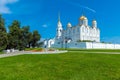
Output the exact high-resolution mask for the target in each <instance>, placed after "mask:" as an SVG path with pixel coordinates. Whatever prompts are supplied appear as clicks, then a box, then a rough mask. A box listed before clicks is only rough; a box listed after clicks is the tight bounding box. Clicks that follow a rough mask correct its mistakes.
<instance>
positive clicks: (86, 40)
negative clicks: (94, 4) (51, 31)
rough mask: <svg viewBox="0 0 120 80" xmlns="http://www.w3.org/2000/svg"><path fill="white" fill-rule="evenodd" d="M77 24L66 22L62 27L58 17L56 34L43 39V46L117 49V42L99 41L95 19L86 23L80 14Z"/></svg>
mask: <svg viewBox="0 0 120 80" xmlns="http://www.w3.org/2000/svg"><path fill="white" fill-rule="evenodd" d="M78 20H79V21H78V24H77V25H76V26H72V24H71V23H68V24H67V26H66V29H63V27H62V23H61V21H60V17H59V19H58V23H57V29H56V36H55V38H53V39H49V40H45V41H44V47H48V48H50V47H53V48H65V47H66V48H88V49H91V48H100V49H101V48H102V49H104V48H107V49H113V48H115V49H119V48H120V45H118V44H105V43H100V29H99V28H98V26H97V21H96V20H93V21H91V23H92V25H91V26H89V25H88V19H87V17H86V16H83V15H82V16H81V17H80V18H79V19H78Z"/></svg>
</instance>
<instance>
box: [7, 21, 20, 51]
mask: <svg viewBox="0 0 120 80" xmlns="http://www.w3.org/2000/svg"><path fill="white" fill-rule="evenodd" d="M8 38H9V46H10V48H15V49H19V48H20V46H21V39H22V31H21V29H20V22H19V21H17V20H15V21H13V23H12V24H11V25H10V26H9V35H8Z"/></svg>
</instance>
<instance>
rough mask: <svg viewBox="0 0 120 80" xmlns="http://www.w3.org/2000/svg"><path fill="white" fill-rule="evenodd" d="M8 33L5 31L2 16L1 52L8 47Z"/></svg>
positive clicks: (0, 28) (0, 18)
mask: <svg viewBox="0 0 120 80" xmlns="http://www.w3.org/2000/svg"><path fill="white" fill-rule="evenodd" d="M7 42H8V39H7V33H6V29H5V22H4V19H3V18H2V15H0V51H1V50H4V49H5V48H6V47H7Z"/></svg>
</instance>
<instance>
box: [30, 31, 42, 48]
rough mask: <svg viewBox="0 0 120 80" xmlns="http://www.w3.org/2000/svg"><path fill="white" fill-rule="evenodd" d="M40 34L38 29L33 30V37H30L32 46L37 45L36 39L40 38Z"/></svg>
mask: <svg viewBox="0 0 120 80" xmlns="http://www.w3.org/2000/svg"><path fill="white" fill-rule="evenodd" d="M40 38H41V36H40V34H39V33H38V31H36V30H35V31H33V39H32V47H33V48H34V47H36V46H38V44H39V43H38V41H39V40H40Z"/></svg>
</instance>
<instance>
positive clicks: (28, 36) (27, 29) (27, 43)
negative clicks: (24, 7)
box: [22, 26, 33, 47]
mask: <svg viewBox="0 0 120 80" xmlns="http://www.w3.org/2000/svg"><path fill="white" fill-rule="evenodd" d="M22 29H23V36H24V43H25V47H30V46H31V42H32V38H33V36H32V33H31V32H30V27H29V26H24V27H22Z"/></svg>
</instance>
